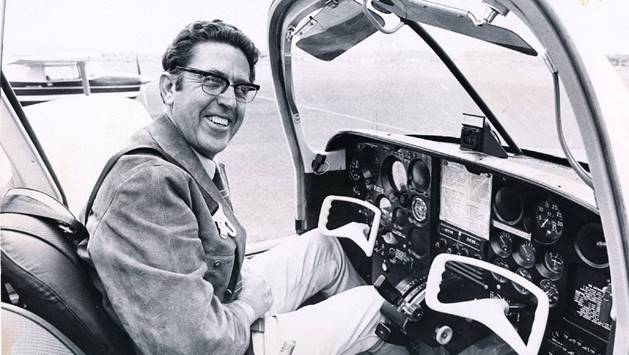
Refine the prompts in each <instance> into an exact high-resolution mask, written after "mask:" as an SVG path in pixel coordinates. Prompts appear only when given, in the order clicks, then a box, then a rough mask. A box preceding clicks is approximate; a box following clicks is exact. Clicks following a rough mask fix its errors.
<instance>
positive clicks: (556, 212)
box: [535, 199, 563, 243]
mask: <svg viewBox="0 0 629 355" xmlns="http://www.w3.org/2000/svg"><path fill="white" fill-rule="evenodd" d="M535 223H536V224H537V227H538V228H539V231H540V235H538V239H539V240H540V241H542V242H547V243H552V242H556V241H557V240H559V238H561V233H563V213H562V212H561V210H560V209H559V205H557V202H555V201H553V200H550V199H547V200H544V201H542V202H540V203H539V204H538V205H537V209H535Z"/></svg>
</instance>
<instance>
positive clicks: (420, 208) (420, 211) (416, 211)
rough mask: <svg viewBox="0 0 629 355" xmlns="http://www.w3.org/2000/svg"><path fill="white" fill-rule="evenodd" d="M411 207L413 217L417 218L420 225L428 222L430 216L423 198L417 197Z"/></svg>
mask: <svg viewBox="0 0 629 355" xmlns="http://www.w3.org/2000/svg"><path fill="white" fill-rule="evenodd" d="M411 207H412V208H411V212H412V213H413V217H415V219H416V220H417V221H418V222H420V223H421V222H424V221H425V220H426V216H427V215H428V206H427V205H426V202H425V201H424V199H422V198H421V197H415V198H414V199H413V204H412V205H411Z"/></svg>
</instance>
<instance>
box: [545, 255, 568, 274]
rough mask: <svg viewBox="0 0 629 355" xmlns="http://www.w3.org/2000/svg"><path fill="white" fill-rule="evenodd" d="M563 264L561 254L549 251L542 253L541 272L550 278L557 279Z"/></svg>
mask: <svg viewBox="0 0 629 355" xmlns="http://www.w3.org/2000/svg"><path fill="white" fill-rule="evenodd" d="M564 266H565V264H564V261H563V257H562V256H561V254H559V253H558V252H555V251H549V252H546V254H544V269H545V270H544V271H545V272H542V274H544V276H546V277H548V278H549V279H551V280H559V278H560V277H561V274H562V272H563V268H564Z"/></svg>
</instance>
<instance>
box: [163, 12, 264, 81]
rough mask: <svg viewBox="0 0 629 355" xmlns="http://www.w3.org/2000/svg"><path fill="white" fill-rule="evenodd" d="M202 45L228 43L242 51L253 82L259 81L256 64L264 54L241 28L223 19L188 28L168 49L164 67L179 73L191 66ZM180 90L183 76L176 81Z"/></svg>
mask: <svg viewBox="0 0 629 355" xmlns="http://www.w3.org/2000/svg"><path fill="white" fill-rule="evenodd" d="M201 42H219V43H225V44H230V45H232V46H234V47H236V48H238V49H240V50H241V51H242V52H243V53H244V54H245V57H247V62H248V63H249V80H251V81H252V82H253V81H254V80H255V78H256V73H255V65H256V63H257V62H258V57H259V55H260V52H259V51H258V48H256V46H255V44H254V43H253V42H252V41H251V40H250V39H249V37H247V36H246V35H245V34H244V33H242V32H241V31H240V30H239V29H238V28H236V27H235V26H233V25H230V24H228V23H225V22H223V21H221V20H212V21H195V22H193V23H191V24H189V25H187V26H186V27H185V28H184V29H183V30H181V32H179V34H178V35H177V37H175V39H174V40H173V42H172V43H171V44H170V45H169V46H168V48H167V49H166V52H165V53H164V56H163V57H162V68H163V69H164V70H165V71H167V72H169V73H177V72H178V70H177V69H176V68H177V66H182V67H185V66H187V65H188V63H189V62H190V59H191V58H192V49H193V48H194V46H195V45H196V44H198V43H201ZM180 88H181V77H179V78H177V80H176V81H175V89H177V90H179V89H180Z"/></svg>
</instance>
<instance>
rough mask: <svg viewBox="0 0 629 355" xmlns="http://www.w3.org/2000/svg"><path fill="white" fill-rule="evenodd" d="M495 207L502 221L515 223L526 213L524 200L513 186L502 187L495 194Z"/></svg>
mask: <svg viewBox="0 0 629 355" xmlns="http://www.w3.org/2000/svg"><path fill="white" fill-rule="evenodd" d="M493 209H494V213H495V214H496V217H498V219H499V220H500V221H502V222H504V223H506V224H508V225H515V224H516V223H518V222H519V221H520V219H522V215H523V214H524V202H523V201H522V196H521V194H520V192H518V190H516V189H514V188H512V187H501V188H500V189H499V190H498V191H497V192H496V195H495V196H494V203H493Z"/></svg>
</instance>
